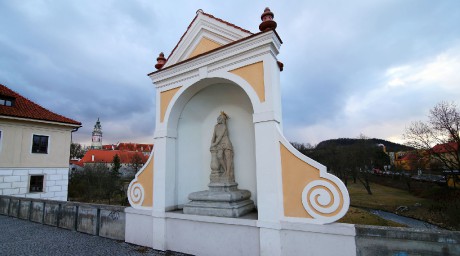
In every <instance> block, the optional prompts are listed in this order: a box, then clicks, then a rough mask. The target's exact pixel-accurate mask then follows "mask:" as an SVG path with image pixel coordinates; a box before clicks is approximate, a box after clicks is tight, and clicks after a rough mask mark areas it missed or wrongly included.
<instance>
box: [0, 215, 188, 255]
mask: <svg viewBox="0 0 460 256" xmlns="http://www.w3.org/2000/svg"><path fill="white" fill-rule="evenodd" d="M0 255H112V256H113V255H144V256H146V255H183V254H180V253H178V254H175V253H169V252H168V253H165V252H161V251H155V250H153V249H151V248H146V247H142V246H137V245H132V244H128V243H124V242H120V241H116V240H111V239H107V238H102V237H98V236H92V235H87V234H83V233H79V232H75V231H70V230H66V229H62V228H57V227H52V226H47V225H42V224H39V223H34V222H29V221H26V220H21V219H16V218H12V217H7V216H3V215H0Z"/></svg>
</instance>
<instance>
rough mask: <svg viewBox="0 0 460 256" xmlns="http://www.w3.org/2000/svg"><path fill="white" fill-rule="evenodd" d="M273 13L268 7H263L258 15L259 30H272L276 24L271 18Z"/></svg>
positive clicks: (273, 16)
mask: <svg viewBox="0 0 460 256" xmlns="http://www.w3.org/2000/svg"><path fill="white" fill-rule="evenodd" d="M273 18H275V15H274V14H273V12H271V11H270V8H268V7H267V8H265V10H264V13H262V15H261V16H260V19H261V20H262V22H261V23H260V25H259V30H260V31H262V32H264V31H268V30H274V29H275V28H276V26H277V24H276V22H275V21H274V20H273Z"/></svg>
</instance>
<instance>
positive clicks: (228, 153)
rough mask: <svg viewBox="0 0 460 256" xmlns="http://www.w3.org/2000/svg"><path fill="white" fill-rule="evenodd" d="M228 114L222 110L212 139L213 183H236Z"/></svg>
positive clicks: (211, 176) (211, 177)
mask: <svg viewBox="0 0 460 256" xmlns="http://www.w3.org/2000/svg"><path fill="white" fill-rule="evenodd" d="M228 119H229V117H228V115H227V114H225V112H221V113H220V115H219V117H217V124H216V125H215V126H214V133H213V135H212V139H211V147H210V149H209V150H210V151H211V170H212V171H211V175H210V180H211V183H234V182H235V173H234V169H233V146H232V142H231V141H230V138H229V136H228V127H227V120H228Z"/></svg>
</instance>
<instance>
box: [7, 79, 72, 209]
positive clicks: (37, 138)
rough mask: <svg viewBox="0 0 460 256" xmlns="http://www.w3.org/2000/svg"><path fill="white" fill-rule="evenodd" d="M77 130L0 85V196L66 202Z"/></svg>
mask: <svg viewBox="0 0 460 256" xmlns="http://www.w3.org/2000/svg"><path fill="white" fill-rule="evenodd" d="M79 127H81V123H80V122H77V121H75V120H72V119H69V118H67V117H64V116H61V115H58V114H56V113H53V112H51V111H49V110H47V109H45V108H43V107H41V106H39V105H38V104H36V103H34V102H32V101H30V100H28V99H26V98H25V97H23V96H21V95H19V94H18V93H16V92H14V91H12V90H11V89H9V88H8V87H6V86H4V85H2V84H0V195H11V196H22V197H30V198H45V199H54V200H63V201H65V200H67V191H68V189H67V188H68V180H69V176H68V173H69V155H70V143H71V134H72V132H73V131H76V130H77V129H78V128H79Z"/></svg>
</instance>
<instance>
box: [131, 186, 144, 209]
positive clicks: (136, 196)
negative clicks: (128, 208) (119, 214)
mask: <svg viewBox="0 0 460 256" xmlns="http://www.w3.org/2000/svg"><path fill="white" fill-rule="evenodd" d="M129 202H130V203H131V205H132V206H135V205H136V206H140V205H142V203H143V202H144V187H142V185H141V184H140V183H134V184H132V185H131V186H130V188H129Z"/></svg>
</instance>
